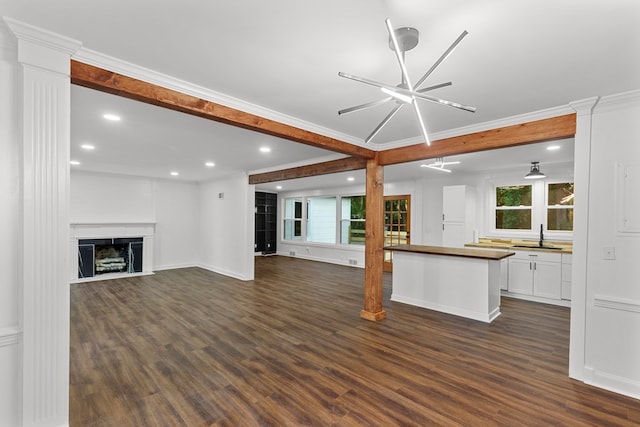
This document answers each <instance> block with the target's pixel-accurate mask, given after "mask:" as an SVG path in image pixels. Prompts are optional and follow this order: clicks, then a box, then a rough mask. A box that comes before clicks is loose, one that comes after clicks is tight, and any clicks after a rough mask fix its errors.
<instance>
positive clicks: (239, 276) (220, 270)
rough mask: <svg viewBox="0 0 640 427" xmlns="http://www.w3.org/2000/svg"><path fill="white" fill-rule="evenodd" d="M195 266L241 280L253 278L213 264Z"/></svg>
mask: <svg viewBox="0 0 640 427" xmlns="http://www.w3.org/2000/svg"><path fill="white" fill-rule="evenodd" d="M196 267H200V268H203V269H205V270H209V271H211V272H213V273H218V274H222V275H224V276H229V277H233V278H234V279H238V280H242V281H245V282H246V281H249V280H253V279H252V278H248V277H246V276H244V275H243V274H239V273H237V272H235V271H230V270H226V269H224V268H219V267H216V266H213V265H208V264H198V265H196Z"/></svg>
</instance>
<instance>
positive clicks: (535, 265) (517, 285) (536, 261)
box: [508, 251, 562, 300]
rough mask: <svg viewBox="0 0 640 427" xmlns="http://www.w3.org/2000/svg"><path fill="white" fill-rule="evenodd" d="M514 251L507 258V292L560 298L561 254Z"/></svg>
mask: <svg viewBox="0 0 640 427" xmlns="http://www.w3.org/2000/svg"><path fill="white" fill-rule="evenodd" d="M515 253H516V254H515V255H514V256H513V257H511V258H510V259H509V273H508V275H509V292H513V293H518V294H524V295H533V296H536V297H541V298H549V299H557V300H559V299H561V296H562V264H561V255H560V254H554V253H546V252H534V251H530V252H529V251H515Z"/></svg>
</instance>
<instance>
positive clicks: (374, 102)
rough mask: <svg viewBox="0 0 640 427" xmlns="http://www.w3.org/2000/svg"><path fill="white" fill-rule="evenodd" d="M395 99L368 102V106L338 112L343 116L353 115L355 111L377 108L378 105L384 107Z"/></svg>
mask: <svg viewBox="0 0 640 427" xmlns="http://www.w3.org/2000/svg"><path fill="white" fill-rule="evenodd" d="M392 99H393V98H392V97H390V96H388V97H386V98H384V99H379V100H377V101H371V102H367V103H366V104H360V105H355V106H353V107H349V108H345V109H343V110H340V111H338V115H339V116H341V115H343V114H347V113H353V112H354V111H359V110H364V109H366V108H371V107H376V106H378V105H382V104H384V103H386V102H389V101H391V100H392Z"/></svg>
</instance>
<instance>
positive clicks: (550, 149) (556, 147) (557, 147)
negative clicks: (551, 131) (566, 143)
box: [547, 145, 560, 151]
mask: <svg viewBox="0 0 640 427" xmlns="http://www.w3.org/2000/svg"><path fill="white" fill-rule="evenodd" d="M559 149H560V146H559V145H550V146H548V147H547V150H549V151H555V150H559Z"/></svg>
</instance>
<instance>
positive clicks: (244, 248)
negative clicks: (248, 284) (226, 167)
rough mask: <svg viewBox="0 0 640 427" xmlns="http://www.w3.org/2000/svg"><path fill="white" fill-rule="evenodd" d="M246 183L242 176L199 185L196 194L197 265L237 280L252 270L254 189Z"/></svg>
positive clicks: (249, 277)
mask: <svg viewBox="0 0 640 427" xmlns="http://www.w3.org/2000/svg"><path fill="white" fill-rule="evenodd" d="M247 181H248V178H247V176H246V175H244V174H242V175H238V176H234V177H229V178H227V179H224V180H220V181H215V182H207V183H202V184H200V195H199V197H200V224H199V225H200V228H199V236H200V254H199V265H200V266H201V267H203V268H206V269H209V270H211V271H215V272H217V273H221V274H225V275H228V276H231V277H236V278H238V279H241V280H253V271H254V268H253V262H254V259H253V257H254V251H253V249H254V238H255V235H254V230H255V224H254V221H255V215H254V205H255V190H254V186H250V185H248V184H247ZM221 196H222V197H221Z"/></svg>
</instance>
